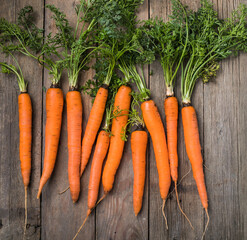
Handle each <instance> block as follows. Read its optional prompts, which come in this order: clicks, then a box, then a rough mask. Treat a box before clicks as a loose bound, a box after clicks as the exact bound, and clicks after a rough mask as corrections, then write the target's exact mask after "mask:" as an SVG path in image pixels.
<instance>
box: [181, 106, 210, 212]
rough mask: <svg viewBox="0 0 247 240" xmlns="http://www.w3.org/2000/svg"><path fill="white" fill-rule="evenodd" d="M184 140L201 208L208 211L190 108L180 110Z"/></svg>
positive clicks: (194, 118) (195, 120) (196, 132)
mask: <svg viewBox="0 0 247 240" xmlns="http://www.w3.org/2000/svg"><path fill="white" fill-rule="evenodd" d="M182 121H183V128H184V140H185V146H186V151H187V155H188V157H189V160H190V163H191V166H192V171H193V176H194V179H195V181H196V185H197V189H198V192H199V196H200V199H201V202H202V205H203V207H204V208H205V209H206V210H207V209H208V197H207V191H206V185H205V180H204V173H203V159H202V153H201V145H200V139H199V130H198V123H197V117H196V112H195V109H194V108H193V107H192V106H186V107H183V108H182Z"/></svg>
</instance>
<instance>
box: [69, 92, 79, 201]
mask: <svg viewBox="0 0 247 240" xmlns="http://www.w3.org/2000/svg"><path fill="white" fill-rule="evenodd" d="M66 101H67V129H68V152H69V160H68V175H69V185H70V194H71V198H72V200H73V202H76V201H77V200H78V198H79V194H80V162H81V134H82V101H81V94H80V92H78V91H70V92H68V93H67V96H66Z"/></svg>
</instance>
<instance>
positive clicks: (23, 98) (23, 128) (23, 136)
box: [18, 93, 32, 187]
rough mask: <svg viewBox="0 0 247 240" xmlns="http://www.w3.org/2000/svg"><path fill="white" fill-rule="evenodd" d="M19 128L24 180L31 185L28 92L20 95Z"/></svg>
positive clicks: (29, 103) (30, 122)
mask: <svg viewBox="0 0 247 240" xmlns="http://www.w3.org/2000/svg"><path fill="white" fill-rule="evenodd" d="M18 108H19V130H20V147H19V148H20V163H21V174H22V180H23V184H24V186H25V187H27V186H28V185H29V181H30V174H31V148H32V103H31V98H30V96H29V94H28V93H21V94H20V95H19V96H18Z"/></svg>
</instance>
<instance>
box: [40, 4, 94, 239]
mask: <svg viewBox="0 0 247 240" xmlns="http://www.w3.org/2000/svg"><path fill="white" fill-rule="evenodd" d="M46 4H53V5H55V6H56V7H59V8H60V10H62V11H63V12H64V13H65V14H66V16H67V18H68V20H69V22H70V24H71V26H72V27H73V28H74V27H75V24H76V14H75V10H74V9H75V6H76V4H79V1H63V4H61V1H59V0H47V1H46ZM45 13H46V14H45V29H46V34H48V33H49V32H52V31H55V28H56V27H55V24H54V21H53V20H51V12H50V11H49V10H48V9H46V11H45ZM92 76H93V74H92V70H90V71H88V72H87V73H82V74H81V75H80V76H79V82H80V84H83V83H85V82H86V80H87V79H88V78H92ZM44 83H45V87H46V88H47V89H48V88H49V87H50V76H49V74H48V72H47V71H45V81H44ZM61 85H62V90H63V92H64V111H63V122H62V129H61V137H60V145H59V151H58V157H57V161H56V165H55V169H54V172H53V174H52V177H51V178H50V180H49V181H48V183H47V184H46V186H45V189H44V191H43V196H42V223H43V224H42V226H43V228H42V239H47V240H49V239H72V238H73V237H74V235H75V234H76V232H77V230H78V229H79V227H80V225H81V224H82V222H83V219H84V218H85V217H86V212H87V186H88V179H89V174H90V165H91V161H90V164H89V165H88V167H87V168H86V170H85V172H84V174H83V176H82V179H81V192H80V197H79V200H78V202H77V203H75V204H73V203H72V200H71V196H70V191H69V190H68V191H67V192H66V193H64V194H62V195H59V194H58V192H60V191H62V190H64V189H65V188H66V187H67V186H68V184H69V182H68V148H67V114H66V102H65V100H66V98H65V95H66V94H67V92H68V90H69V85H68V77H67V72H66V71H64V73H63V75H62V79H61ZM82 102H83V131H84V130H85V127H86V123H87V119H88V116H89V111H90V109H91V99H90V98H89V97H88V96H86V95H83V94H82ZM43 109H44V117H43V131H44V134H45V93H44V105H43ZM44 136H45V135H44ZM43 141H44V139H43ZM43 146H44V144H43ZM43 156H44V149H43ZM94 222H95V220H94V215H93V214H92V216H90V218H89V219H88V221H87V223H86V226H85V228H84V229H83V230H82V231H81V233H80V235H79V237H80V238H83V239H94V237H95V231H94V229H95V225H94V224H95V223H94ZM53 223H56V224H57V226H58V227H56V228H54V224H53Z"/></svg>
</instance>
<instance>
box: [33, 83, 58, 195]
mask: <svg viewBox="0 0 247 240" xmlns="http://www.w3.org/2000/svg"><path fill="white" fill-rule="evenodd" d="M62 112H63V91H62V90H61V89H60V88H57V87H51V88H49V89H48V91H47V93H46V126H45V158H44V169H43V172H42V176H41V179H40V184H39V191H38V195H37V198H39V197H40V194H41V191H42V188H43V187H44V185H45V184H46V182H47V181H48V179H49V178H50V176H51V174H52V171H53V169H54V166H55V162H56V157H57V150H58V144H59V137H60V131H61V124H62Z"/></svg>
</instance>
